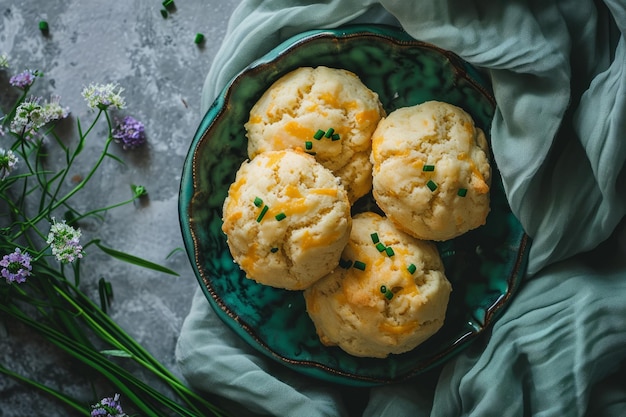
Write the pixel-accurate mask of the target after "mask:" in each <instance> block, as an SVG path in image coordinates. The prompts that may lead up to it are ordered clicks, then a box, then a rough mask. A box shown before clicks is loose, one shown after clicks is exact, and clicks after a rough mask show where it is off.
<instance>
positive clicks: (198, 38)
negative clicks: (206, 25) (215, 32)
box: [193, 33, 204, 44]
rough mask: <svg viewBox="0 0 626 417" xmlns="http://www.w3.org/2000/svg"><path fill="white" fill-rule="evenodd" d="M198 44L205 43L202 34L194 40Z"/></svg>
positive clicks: (198, 34)
mask: <svg viewBox="0 0 626 417" xmlns="http://www.w3.org/2000/svg"><path fill="white" fill-rule="evenodd" d="M193 41H194V42H195V43H196V44H200V43H202V42H203V41H204V35H203V34H202V33H196V38H195V39H194V40H193Z"/></svg>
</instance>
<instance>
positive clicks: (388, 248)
mask: <svg viewBox="0 0 626 417" xmlns="http://www.w3.org/2000/svg"><path fill="white" fill-rule="evenodd" d="M385 253H387V256H389V257H391V256H393V255H395V254H396V253H395V252H394V251H393V248H392V247H391V246H387V247H386V248H385Z"/></svg>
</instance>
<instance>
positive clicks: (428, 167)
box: [422, 165, 435, 172]
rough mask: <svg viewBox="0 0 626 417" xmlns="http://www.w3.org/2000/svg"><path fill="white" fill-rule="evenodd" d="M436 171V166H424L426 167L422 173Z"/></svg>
mask: <svg viewBox="0 0 626 417" xmlns="http://www.w3.org/2000/svg"><path fill="white" fill-rule="evenodd" d="M434 170H435V166H434V165H424V167H423V168H422V171H426V172H429V171H434Z"/></svg>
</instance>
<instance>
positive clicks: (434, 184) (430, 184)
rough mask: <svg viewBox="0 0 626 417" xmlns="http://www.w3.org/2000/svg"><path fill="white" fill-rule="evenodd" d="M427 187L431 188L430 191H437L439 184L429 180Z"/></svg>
mask: <svg viewBox="0 0 626 417" xmlns="http://www.w3.org/2000/svg"><path fill="white" fill-rule="evenodd" d="M426 186H427V187H428V188H430V191H435V190H436V189H437V183H436V182H435V181H433V180H428V182H427V183H426Z"/></svg>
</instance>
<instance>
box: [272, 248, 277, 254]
mask: <svg viewBox="0 0 626 417" xmlns="http://www.w3.org/2000/svg"><path fill="white" fill-rule="evenodd" d="M270 252H272V253H276V252H278V248H272V249H270Z"/></svg>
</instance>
